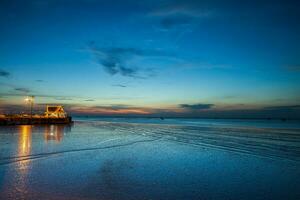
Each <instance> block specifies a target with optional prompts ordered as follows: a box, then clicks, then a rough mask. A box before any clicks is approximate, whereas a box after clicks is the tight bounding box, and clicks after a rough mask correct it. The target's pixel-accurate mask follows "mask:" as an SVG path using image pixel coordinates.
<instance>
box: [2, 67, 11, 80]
mask: <svg viewBox="0 0 300 200" xmlns="http://www.w3.org/2000/svg"><path fill="white" fill-rule="evenodd" d="M10 75H11V74H10V73H9V72H8V71H5V70H3V69H0V77H5V78H8V77H9V76H10Z"/></svg>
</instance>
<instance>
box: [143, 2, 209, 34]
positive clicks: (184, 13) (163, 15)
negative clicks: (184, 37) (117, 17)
mask: <svg viewBox="0 0 300 200" xmlns="http://www.w3.org/2000/svg"><path fill="white" fill-rule="evenodd" d="M148 16H150V17H154V18H157V19H159V20H160V25H161V27H162V28H163V29H165V30H169V29H173V28H176V27H179V28H182V26H186V25H192V24H196V23H197V22H198V21H199V20H200V19H206V18H211V17H213V16H215V12H214V11H213V10H212V9H210V8H208V7H206V6H205V5H204V4H203V3H201V2H197V1H171V2H169V3H167V4H165V5H164V6H160V7H159V8H156V9H154V10H153V11H152V12H150V13H149V14H148Z"/></svg>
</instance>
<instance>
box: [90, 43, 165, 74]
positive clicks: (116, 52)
mask: <svg viewBox="0 0 300 200" xmlns="http://www.w3.org/2000/svg"><path fill="white" fill-rule="evenodd" d="M89 49H90V50H91V52H92V53H93V55H94V56H95V58H96V60H97V63H99V64H100V65H101V66H102V67H103V68H104V70H105V71H106V72H107V73H108V74H110V75H116V74H119V75H122V76H127V77H133V78H144V77H143V76H141V75H140V72H142V71H143V72H146V74H147V69H146V70H142V69H141V68H140V67H139V66H133V65H132V64H129V61H131V60H132V59H133V58H134V57H136V56H142V57H151V56H166V55H167V54H165V53H163V52H161V51H156V50H145V49H137V48H125V47H109V48H98V47H96V45H95V42H90V44H89Z"/></svg>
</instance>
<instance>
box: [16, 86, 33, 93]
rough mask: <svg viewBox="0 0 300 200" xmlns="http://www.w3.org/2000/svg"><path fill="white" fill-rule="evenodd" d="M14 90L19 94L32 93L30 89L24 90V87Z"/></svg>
mask: <svg viewBox="0 0 300 200" xmlns="http://www.w3.org/2000/svg"><path fill="white" fill-rule="evenodd" d="M14 89H15V91H17V92H22V93H30V92H31V90H30V89H28V88H23V87H17V88H14Z"/></svg>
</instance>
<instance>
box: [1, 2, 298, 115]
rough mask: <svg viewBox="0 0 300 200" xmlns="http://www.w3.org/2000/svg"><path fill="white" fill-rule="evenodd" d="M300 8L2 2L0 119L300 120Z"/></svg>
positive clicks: (228, 4)
mask: <svg viewBox="0 0 300 200" xmlns="http://www.w3.org/2000/svg"><path fill="white" fill-rule="evenodd" d="M299 19H300V2H299V1H291V0H290V1H289V0H285V1H283V0H281V1H278V0H273V1H268V0H265V1H258V0H252V1H232V0H228V1H224V0H222V1H221V0H209V1H208V0H203V1H202V0H198V1H192V0H160V1H158V0H157V1H156V0H139V1H133V0H120V1H113V0H111V1H102V0H31V1H30V0H1V2H0V33H1V34H0V113H17V112H25V111H28V107H29V105H27V104H26V102H25V101H24V98H25V97H26V96H28V95H34V96H35V104H34V109H35V111H36V112H41V111H42V110H44V106H45V105H47V104H51V105H64V107H65V109H66V110H67V111H68V112H69V113H71V114H74V115H104V116H108V115H112V116H119V115H120V116H121V115H122V116H165V117H168V116H170V117H221V118H222V117H226V118H236V117H237V118H261V117H272V118H283V117H288V118H300V90H299V89H300V60H299V59H300V25H299Z"/></svg>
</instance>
